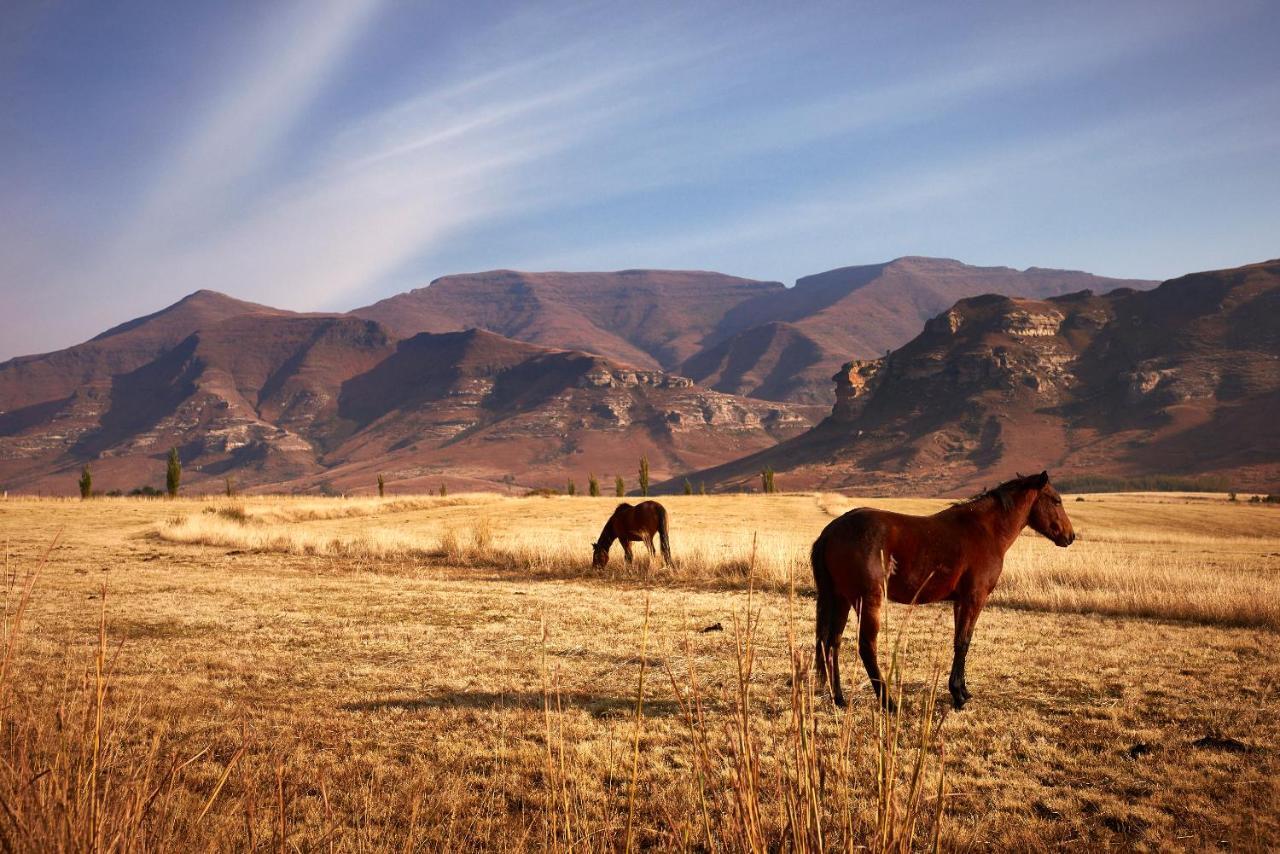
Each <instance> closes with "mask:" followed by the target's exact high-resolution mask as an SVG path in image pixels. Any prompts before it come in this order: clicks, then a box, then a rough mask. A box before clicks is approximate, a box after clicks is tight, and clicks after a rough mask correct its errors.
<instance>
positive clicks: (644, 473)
mask: <svg viewBox="0 0 1280 854" xmlns="http://www.w3.org/2000/svg"><path fill="white" fill-rule="evenodd" d="M640 494H641V495H643V496H645V497H648V495H649V458H648V457H644V456H642V457H641V458H640Z"/></svg>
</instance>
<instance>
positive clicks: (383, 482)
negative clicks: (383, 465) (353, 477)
mask: <svg viewBox="0 0 1280 854" xmlns="http://www.w3.org/2000/svg"><path fill="white" fill-rule="evenodd" d="M386 494H387V479H386V478H385V477H383V476H382V472H378V497H379V498H382V497H383V496H385V495H386Z"/></svg>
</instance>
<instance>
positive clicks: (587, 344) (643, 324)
mask: <svg viewBox="0 0 1280 854" xmlns="http://www.w3.org/2000/svg"><path fill="white" fill-rule="evenodd" d="M783 290H784V289H783V286H782V285H781V284H780V283H778V282H760V281H755V280H752V279H739V278H736V277H733V276H726V275H723V274H721V273H706V272H697V271H680V270H623V271H620V272H616V273H521V272H516V271H512V270H494V271H491V272H487V273H473V274H469V275H459V276H445V277H443V278H440V279H436V280H435V281H433V282H432V283H431V284H430V285H429V286H428V287H425V288H418V289H417V290H412V291H409V292H407V293H403V294H399V295H397V296H393V297H390V298H388V299H385V300H382V301H381V302H377V303H374V304H373V305H370V306H366V307H364V308H358V309H355V310H354V311H353V312H352V314H354V315H356V316H358V317H365V318H369V319H371V320H377V321H378V322H380V323H382V324H384V325H385V326H387V328H389V329H391V330H392V331H393V332H395V333H396V334H397V335H400V336H402V337H407V336H409V335H413V334H416V333H418V332H451V331H458V330H463V329H470V328H473V327H475V328H480V329H486V330H489V331H491V332H496V333H498V334H499V335H504V336H506V337H508V338H515V339H517V340H520V341H526V342H529V343H532V344H540V345H542V346H545V347H557V348H563V349H568V350H582V351H584V352H589V353H596V354H598V355H601V356H604V357H606V358H608V359H611V360H613V361H615V362H618V363H620V364H623V365H630V366H633V367H637V368H645V369H650V370H652V369H658V368H666V369H671V368H674V367H676V366H678V365H679V364H680V363H681V362H682V361H684V360H685V359H687V358H688V357H689V356H691V355H693V354H694V353H695V352H697V351H698V350H699V349H701V348H702V346H703V345H704V339H705V338H706V336H707V335H709V334H710V333H711V332H713V331H714V330H715V329H717V328H718V327H719V326H720V325H722V324H723V322H724V316H725V314H726V313H727V312H728V311H729V310H730V309H732V308H733V307H735V306H737V305H740V304H742V303H743V302H746V301H748V300H751V299H755V298H758V297H761V296H765V295H768V294H773V293H778V292H781V291H783Z"/></svg>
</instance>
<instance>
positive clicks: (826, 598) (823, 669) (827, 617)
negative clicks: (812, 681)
mask: <svg viewBox="0 0 1280 854" xmlns="http://www.w3.org/2000/svg"><path fill="white" fill-rule="evenodd" d="M817 611H818V613H817V620H816V621H815V622H816V633H817V638H816V641H817V642H816V644H815V645H814V659H815V660H814V666H815V668H816V670H817V678H818V687H819V688H821V687H822V686H823V684H825V683H830V685H831V699H832V701H833V702H834V703H835V704H836V705H837V706H840V707H841V708H844V706H845V699H844V690H843V688H842V687H841V685H840V642H841V639H842V638H843V637H844V627H845V625H846V624H848V622H849V603H848V602H846V601H845V600H844V598H843V597H842V596H840V595H839V594H837V593H834V592H832V591H819V592H818V605H817Z"/></svg>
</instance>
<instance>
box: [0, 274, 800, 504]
mask: <svg viewBox="0 0 1280 854" xmlns="http://www.w3.org/2000/svg"><path fill="white" fill-rule="evenodd" d="M184 302H186V308H184V309H183V310H182V311H180V312H177V313H176V314H169V315H164V317H163V324H162V325H157V317H159V316H152V317H149V318H144V319H143V320H142V321H140V322H139V323H136V324H131V325H127V327H126V328H122V329H117V330H113V332H112V333H111V334H109V335H104V336H101V337H100V339H101V340H103V341H118V340H129V341H134V342H137V346H136V347H130V348H118V349H117V350H114V351H111V352H116V353H123V354H125V356H127V358H126V357H125V356H122V357H121V358H119V359H116V360H115V361H114V362H106V363H104V364H100V365H99V366H98V369H97V372H96V373H95V374H93V375H92V378H91V381H89V382H87V383H84V384H79V383H81V381H82V377H83V375H82V374H80V373H77V372H75V371H72V372H70V373H68V374H67V375H59V374H58V373H57V369H58V368H59V367H60V366H63V365H66V364H71V365H73V366H78V365H79V363H80V362H79V359H80V358H81V357H82V354H83V353H84V351H85V348H89V352H91V353H92V352H94V350H93V347H91V346H90V345H93V346H99V345H96V344H95V343H94V342H89V343H88V344H86V345H79V347H78V348H71V350H72V351H76V352H71V351H63V352H62V353H55V354H50V355H48V356H45V357H37V358H36V359H35V363H36V364H38V365H39V366H40V371H41V372H42V373H41V374H40V375H38V377H37V379H36V380H34V382H36V383H37V386H36V387H35V388H27V387H25V386H24V385H23V383H22V382H21V381H22V380H23V378H24V376H23V374H21V373H20V372H15V373H14V374H12V375H11V377H10V380H11V382H12V383H13V389H14V390H13V392H12V394H11V397H13V398H14V399H20V400H28V399H32V398H38V397H39V394H40V387H41V384H43V383H46V382H48V383H50V384H53V385H55V386H58V385H59V384H60V386H59V387H60V388H62V389H65V388H72V389H74V391H72V392H71V394H70V395H69V396H68V398H69V399H68V398H56V399H54V400H53V401H52V403H50V404H43V403H36V404H30V405H27V406H24V407H19V408H17V409H11V410H4V411H0V482H3V484H4V486H5V488H9V489H23V490H27V491H32V490H44V491H53V492H60V493H68V492H71V491H73V489H74V485H73V484H74V480H75V474H76V473H77V472H78V470H79V467H80V466H81V465H83V464H84V463H85V462H91V463H92V466H93V470H94V480H95V484H96V485H97V487H98V488H99V489H100V490H103V491H105V490H110V489H124V490H128V489H130V488H133V487H137V486H141V485H144V484H149V485H152V486H157V485H159V478H160V476H161V474H162V472H163V459H164V456H165V454H166V453H167V451H168V449H169V448H170V447H178V448H179V449H180V453H181V457H182V459H183V462H184V467H185V474H184V483H186V484H188V487H189V488H190V489H192V490H195V491H217V490H220V489H221V488H222V480H223V478H224V477H232V478H233V479H234V480H235V481H236V483H237V484H238V485H239V486H240V487H253V486H260V487H264V488H271V489H282V490H285V491H290V490H296V489H297V490H305V489H314V488H319V487H322V486H328V487H334V488H344V489H345V488H361V489H368V488H369V487H370V485H371V484H372V483H373V482H374V481H375V479H376V475H377V474H378V473H382V472H385V473H386V474H387V476H388V478H389V479H391V480H392V481H393V482H394V481H396V480H411V479H412V478H419V479H421V478H425V477H427V476H428V475H430V476H431V477H432V478H436V479H438V478H442V477H447V478H450V479H451V480H453V481H454V482H455V486H457V485H462V486H472V487H474V486H481V485H487V486H489V487H490V488H491V487H492V486H493V485H495V484H496V483H498V482H500V479H502V478H503V477H504V476H506V475H514V477H515V480H516V482H518V483H520V484H524V485H538V486H545V485H563V482H564V478H565V477H567V476H569V473H570V472H572V473H574V474H576V475H577V476H578V478H579V480H580V481H581V482H582V485H583V486H584V487H585V471H586V470H585V468H583V467H585V466H592V467H595V468H596V469H598V470H599V471H600V473H601V474H603V473H604V472H605V470H606V467H607V468H608V469H609V470H610V471H612V470H617V471H621V472H624V473H625V472H629V471H630V470H631V469H633V468H634V466H635V462H636V459H638V456H639V454H641V453H648V454H649V455H650V459H651V463H652V465H653V471H654V475H655V478H656V477H661V476H665V475H667V474H670V473H673V472H674V471H678V470H683V469H687V468H692V467H700V466H703V465H712V464H715V463H719V462H723V461H725V460H728V459H730V458H732V457H734V456H738V455H741V454H743V453H749V452H752V451H755V450H759V449H760V448H763V447H767V446H768V445H771V444H773V443H775V442H776V441H778V440H779V439H781V438H786V437H789V436H792V435H795V434H796V433H798V432H800V431H802V430H804V429H806V428H807V427H808V426H809V425H810V424H812V423H813V420H814V418H815V417H816V416H817V415H819V414H820V413H817V412H816V411H814V410H811V409H810V410H805V409H803V408H795V407H788V406H786V405H781V404H774V403H765V402H761V401H751V400H744V399H740V398H735V397H733V396H730V395H724V394H720V393H716V392H709V391H705V390H703V389H700V388H696V387H694V386H693V385H692V383H690V382H689V381H688V380H686V379H684V378H681V377H676V376H670V375H667V374H665V373H662V372H660V371H637V370H635V369H632V368H624V367H621V366H618V365H616V364H614V363H612V362H610V361H608V360H606V359H603V358H602V357H599V356H589V355H587V354H584V353H580V352H573V351H563V350H549V349H547V348H544V347H539V346H536V345H532V344H526V343H522V342H517V341H513V340H510V339H507V338H503V337H501V336H498V335H494V334H492V333H488V332H482V331H478V330H471V331H468V332H457V333H444V334H430V333H423V334H419V335H416V336H414V337H412V338H410V339H407V340H397V339H396V338H395V337H394V336H393V335H392V334H391V333H390V332H389V331H388V330H387V329H385V328H384V327H383V326H382V325H380V324H378V323H377V322H375V321H372V320H365V319H361V318H359V317H354V316H350V315H297V314H290V313H285V312H273V311H272V310H269V309H267V310H258V309H257V308H256V307H254V308H253V310H251V311H249V312H247V313H239V314H237V313H234V311H235V310H238V307H237V306H232V305H230V304H226V303H222V302H221V301H214V304H215V307H220V308H222V309H224V310H220V311H211V312H206V313H204V314H203V315H196V314H195V313H192V312H190V311H189V310H188V309H189V308H190V305H191V303H190V301H184ZM194 302H195V303H197V304H201V303H203V302H204V298H201V299H196V300H194ZM182 305H183V304H182V303H180V304H179V306H182ZM183 312H185V314H184V313H183ZM161 314H162V315H163V314H164V313H161ZM191 325H198V327H199V328H197V329H195V330H194V331H190V332H189V333H188V334H186V335H185V336H183V337H180V338H179V337H178V336H179V334H180V333H181V332H183V331H185V330H186V329H187V328H188V327H189V326H191ZM175 339H176V340H175ZM97 340H99V339H95V341H97ZM98 352H101V351H98ZM148 356H150V358H148ZM48 377H51V378H52V379H46V378H48ZM579 469H582V470H579ZM436 485H438V483H435V482H433V483H432V484H431V488H435V486H436ZM400 486H401V487H402V488H403V487H404V486H405V484H400ZM419 486H423V484H421V483H419Z"/></svg>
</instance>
